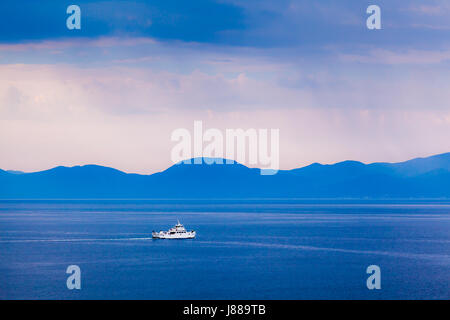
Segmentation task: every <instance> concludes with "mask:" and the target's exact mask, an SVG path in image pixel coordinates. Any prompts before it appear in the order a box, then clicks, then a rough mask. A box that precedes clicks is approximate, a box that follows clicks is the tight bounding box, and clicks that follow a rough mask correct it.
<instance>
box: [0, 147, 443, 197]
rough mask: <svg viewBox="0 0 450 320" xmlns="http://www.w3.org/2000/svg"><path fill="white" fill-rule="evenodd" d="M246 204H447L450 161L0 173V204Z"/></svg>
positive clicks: (82, 168) (438, 158)
mask: <svg viewBox="0 0 450 320" xmlns="http://www.w3.org/2000/svg"><path fill="white" fill-rule="evenodd" d="M200 160H203V159H201V158H200ZM224 161H225V160H224ZM249 198H268V199H269V198H450V153H444V154H439V155H435V156H431V157H427V158H416V159H412V160H409V161H405V162H399V163H371V164H364V163H361V162H357V161H343V162H339V163H336V164H331V165H323V164H319V163H314V164H311V165H309V166H306V167H302V168H298V169H292V170H280V171H279V172H278V173H277V174H275V175H260V170H259V169H256V168H248V167H246V166H244V165H242V164H239V163H237V162H235V163H234V164H215V163H213V164H206V163H205V162H204V161H202V163H201V164H184V163H180V164H176V165H173V166H171V167H169V168H168V169H166V170H165V171H162V172H159V173H155V174H151V175H142V174H131V173H125V172H122V171H119V170H116V169H113V168H108V167H103V166H98V165H84V166H74V167H62V166H60V167H55V168H53V169H49V170H45V171H39V172H33V173H20V174H17V173H15V172H8V171H4V170H0V199H249Z"/></svg>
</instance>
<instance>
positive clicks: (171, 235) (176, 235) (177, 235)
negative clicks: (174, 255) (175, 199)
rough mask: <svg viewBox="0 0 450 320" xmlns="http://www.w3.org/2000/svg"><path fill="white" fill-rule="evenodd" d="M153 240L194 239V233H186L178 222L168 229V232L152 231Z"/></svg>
mask: <svg viewBox="0 0 450 320" xmlns="http://www.w3.org/2000/svg"><path fill="white" fill-rule="evenodd" d="M152 237H153V239H193V238H195V231H194V230H192V231H186V229H185V228H184V226H183V225H182V224H181V223H180V221H178V223H177V224H176V225H175V227H173V228H170V229H169V231H159V232H156V231H153V232H152Z"/></svg>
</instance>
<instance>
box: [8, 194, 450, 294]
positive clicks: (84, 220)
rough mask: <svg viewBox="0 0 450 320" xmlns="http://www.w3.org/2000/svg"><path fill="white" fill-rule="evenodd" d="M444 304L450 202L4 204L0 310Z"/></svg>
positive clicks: (449, 288) (449, 275)
mask: <svg viewBox="0 0 450 320" xmlns="http://www.w3.org/2000/svg"><path fill="white" fill-rule="evenodd" d="M177 219H179V220H180V222H181V223H183V224H184V225H185V226H186V228H187V229H188V230H191V229H193V230H195V231H196V232H197V237H196V238H195V239H192V240H152V239H151V232H152V230H158V231H159V230H166V229H168V228H170V227H172V226H173V225H175V224H176V222H177ZM69 265H78V266H79V267H80V270H81V290H69V289H67V286H66V280H67V277H68V276H69V274H66V269H67V267H68V266H69ZM369 265H377V266H379V267H380V270H381V289H379V290H376V289H374V290H369V289H368V288H367V286H366V280H367V278H368V277H369V276H370V275H369V274H367V273H366V269H367V267H368V266H369ZM449 298H450V202H448V201H390V202H389V201H377V202H370V201H336V200H329V201H324V200H320V201H319V200H279V201H262V200H253V201H231V200H230V201H182V200H177V201H162V200H161V201H157V200H146V201H138V200H114V201H103V200H102V201H100V200H98V201H96V200H85V201H82V200H79V201H74V200H58V201H56V200H55V201H13V200H10V201H0V299H449Z"/></svg>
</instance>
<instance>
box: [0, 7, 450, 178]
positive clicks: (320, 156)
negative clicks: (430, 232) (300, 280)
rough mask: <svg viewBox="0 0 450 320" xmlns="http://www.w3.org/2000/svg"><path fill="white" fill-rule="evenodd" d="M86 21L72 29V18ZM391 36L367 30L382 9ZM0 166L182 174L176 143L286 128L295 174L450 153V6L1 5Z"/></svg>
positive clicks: (283, 155)
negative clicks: (177, 170) (210, 133)
mask: <svg viewBox="0 0 450 320" xmlns="http://www.w3.org/2000/svg"><path fill="white" fill-rule="evenodd" d="M71 4H76V5H78V6H79V7H80V9H81V29H80V30H69V29H68V28H67V27H66V19H67V17H68V16H69V15H68V14H67V13H66V9H67V7H68V6H69V5H71ZM372 4H376V5H378V6H379V7H380V8H381V25H382V28H381V30H369V29H368V28H367V27H366V19H367V18H368V16H369V15H368V14H367V13H366V9H367V7H368V6H369V5H372ZM0 12H2V19H0V150H1V151H0V168H2V169H7V170H11V169H14V170H22V171H26V172H31V171H38V170H45V169H49V168H52V167H55V166H59V165H65V166H73V165H83V164H93V163H94V164H99V165H104V166H111V167H114V168H117V169H120V170H123V171H126V172H137V173H146V174H148V173H153V172H157V171H161V170H164V169H165V168H167V167H169V166H171V165H172V162H171V157H170V156H171V149H172V148H173V146H174V143H173V141H171V139H170V138H171V133H172V132H173V131H174V130H176V129H178V128H186V129H189V130H193V124H194V121H196V120H201V121H202V122H203V126H204V127H205V129H207V128H218V129H220V130H225V129H227V128H243V129H249V128H256V129H258V128H267V129H271V128H276V129H279V130H280V166H281V169H291V168H296V167H300V166H304V165H308V164H311V163H313V162H320V163H335V162H339V161H344V160H349V159H351V160H359V161H362V162H365V163H369V162H378V161H388V162H397V161H404V160H408V159H411V158H415V157H423V156H429V155H433V154H438V153H444V152H449V151H450V72H449V71H450V19H449V17H450V2H449V1H448V0H429V1H418V0H411V1H400V0H388V1H387V0H386V1H384V0H383V1H381V0H374V1H370V2H366V1H361V0H352V1H350V0H322V1H312V0H310V1H305V0H298V1H285V0H277V1H275V0H273V1H268V0H258V1H256V0H255V1H254V0H245V1H240V0H216V1H211V0H196V1H181V0H179V1H174V0H162V1H159V0H153V1H77V0H75V1H72V2H67V1H49V0H43V1H32V0H30V1H25V0H17V1H2V2H0Z"/></svg>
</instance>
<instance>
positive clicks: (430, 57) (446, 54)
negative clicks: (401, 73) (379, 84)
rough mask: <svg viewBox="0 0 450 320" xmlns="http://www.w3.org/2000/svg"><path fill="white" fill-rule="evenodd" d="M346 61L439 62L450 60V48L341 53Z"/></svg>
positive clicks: (392, 63) (396, 63)
mask: <svg viewBox="0 0 450 320" xmlns="http://www.w3.org/2000/svg"><path fill="white" fill-rule="evenodd" d="M340 59H341V60H342V61H345V62H362V63H373V64H391V65H399V64H439V63H442V62H446V61H449V60H450V50H435V51H432V50H405V51H402V52H395V51H391V50H383V49H375V50H371V51H370V52H369V53H368V54H366V55H361V54H345V53H344V54H340Z"/></svg>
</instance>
